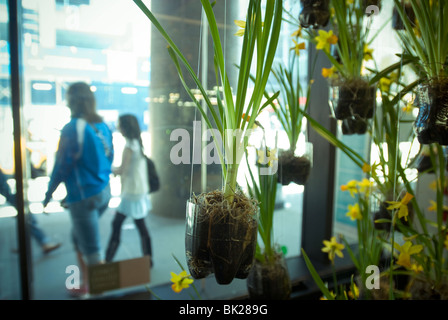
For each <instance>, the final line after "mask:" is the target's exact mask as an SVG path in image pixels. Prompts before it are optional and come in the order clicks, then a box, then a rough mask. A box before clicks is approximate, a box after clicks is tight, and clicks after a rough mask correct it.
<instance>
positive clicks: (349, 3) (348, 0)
mask: <svg viewBox="0 0 448 320" xmlns="http://www.w3.org/2000/svg"><path fill="white" fill-rule="evenodd" d="M345 3H346V4H347V5H348V6H349V5H351V4H353V3H355V0H346V1H345Z"/></svg>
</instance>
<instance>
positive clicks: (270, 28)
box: [134, 0, 283, 203]
mask: <svg viewBox="0 0 448 320" xmlns="http://www.w3.org/2000/svg"><path fill="white" fill-rule="evenodd" d="M134 2H135V3H136V4H137V6H138V7H139V8H140V9H141V10H142V12H143V13H144V14H145V15H146V16H147V17H148V19H149V20H150V21H151V22H152V24H153V25H154V27H155V28H156V29H157V30H158V31H159V32H160V34H161V35H162V36H163V37H164V38H165V40H166V42H167V44H168V46H169V47H168V53H169V55H170V56H171V58H172V60H173V63H174V64H175V66H176V68H177V71H178V74H179V78H180V80H181V82H182V84H183V85H184V87H185V90H186V91H187V93H188V94H189V96H190V97H191V99H192V101H193V102H194V103H195V104H196V106H197V108H198V109H199V111H200V112H201V114H202V115H203V117H204V119H205V121H206V123H207V125H208V127H209V128H210V129H212V131H213V128H212V123H213V121H214V122H215V124H216V128H217V130H218V131H219V133H220V135H221V137H222V139H223V140H224V141H223V146H224V152H222V151H220V150H218V151H219V158H220V160H221V165H222V169H223V175H224V180H225V184H224V190H223V191H224V197H225V199H226V200H227V201H228V202H229V203H232V202H233V199H234V194H235V192H236V179H237V174H238V168H239V165H240V162H241V160H242V156H243V154H244V153H245V152H246V148H247V145H248V139H249V136H250V131H251V128H252V127H253V125H254V123H255V120H256V118H257V116H258V114H259V113H260V111H261V110H262V109H263V108H264V107H265V106H267V105H269V104H270V102H271V101H272V100H273V99H275V98H276V95H274V96H273V97H271V98H270V99H268V100H267V101H264V98H263V94H264V91H265V87H266V83H267V81H268V78H269V75H270V73H271V67H272V63H273V61H274V56H275V53H276V50H277V45H278V40H279V34H280V28H281V23H282V11H283V5H282V1H281V0H266V1H265V10H263V8H262V1H261V0H250V1H249V5H248V8H247V15H246V24H245V30H244V37H243V40H242V41H243V43H242V50H241V58H240V62H239V71H238V72H239V75H238V83H237V87H236V90H235V91H233V90H232V87H231V84H230V82H229V78H228V73H229V72H228V69H227V68H228V67H229V65H230V64H226V61H225V59H224V58H225V55H224V51H223V44H222V41H221V38H220V34H219V30H218V24H217V21H216V18H215V14H214V11H213V6H214V2H213V3H210V1H209V0H201V3H202V7H203V10H204V12H205V15H206V18H207V22H208V25H209V31H210V34H211V37H212V40H213V52H214V63H215V72H216V78H217V85H216V86H217V87H218V88H222V94H221V93H220V92H219V91H218V92H217V96H218V111H216V110H215V106H214V105H213V103H212V100H211V99H210V98H209V96H208V93H207V91H206V90H205V88H204V85H203V84H202V83H201V81H200V80H199V78H198V76H197V75H196V74H195V71H194V70H193V68H192V67H191V65H190V63H189V61H188V60H187V58H186V57H185V56H184V55H183V54H182V52H181V50H180V49H179V48H178V47H177V45H176V44H175V43H174V42H173V40H172V39H171V37H170V36H169V34H168V33H167V32H166V31H165V29H164V28H163V26H162V25H161V24H160V23H159V21H158V20H157V19H156V17H155V16H154V15H153V13H152V12H151V10H150V9H148V8H147V7H146V6H145V4H144V3H143V2H142V1H141V0H134ZM182 67H184V68H185V69H186V73H187V74H184V72H183V68H182ZM230 67H234V66H232V65H230ZM251 69H255V83H254V87H253V90H249V83H250V71H251ZM187 76H189V77H190V78H191V79H192V80H193V81H194V84H195V85H196V86H197V88H191V87H189V86H188V85H187V83H186V81H185V80H186V77H187ZM196 89H199V90H200V92H201V94H202V96H203V99H204V101H205V105H206V108H204V107H203V105H202V101H199V100H198V99H197V98H196V97H195V95H194V94H193V90H196ZM206 110H208V111H209V112H206ZM212 120H213V121H212ZM215 141H216V140H215Z"/></svg>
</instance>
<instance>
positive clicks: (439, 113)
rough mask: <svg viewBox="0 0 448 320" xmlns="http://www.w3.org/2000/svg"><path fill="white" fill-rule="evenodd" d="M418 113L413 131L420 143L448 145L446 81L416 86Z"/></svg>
mask: <svg viewBox="0 0 448 320" xmlns="http://www.w3.org/2000/svg"><path fill="white" fill-rule="evenodd" d="M417 102H418V103H417V105H418V107H419V113H418V116H417V119H416V120H415V122H414V131H415V133H416V135H417V138H418V141H419V142H420V143H421V144H431V143H435V142H437V143H438V144H440V145H443V146H446V145H448V81H447V80H446V79H444V80H439V81H432V82H429V83H427V84H423V85H420V86H419V87H418V101H417Z"/></svg>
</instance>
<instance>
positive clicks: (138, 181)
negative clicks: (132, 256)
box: [106, 114, 153, 266]
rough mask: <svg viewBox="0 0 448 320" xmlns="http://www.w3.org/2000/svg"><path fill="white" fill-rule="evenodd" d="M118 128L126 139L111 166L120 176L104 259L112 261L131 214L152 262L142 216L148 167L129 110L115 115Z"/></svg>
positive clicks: (147, 201) (146, 206)
mask: <svg viewBox="0 0 448 320" xmlns="http://www.w3.org/2000/svg"><path fill="white" fill-rule="evenodd" d="M118 130H119V131H120V133H121V134H122V135H123V137H124V138H125V141H126V143H125V147H124V150H123V156H122V161H121V165H120V166H119V167H117V168H114V170H113V172H114V174H116V175H119V176H120V179H121V202H120V205H119V206H118V208H117V212H116V214H115V217H114V219H113V221H112V233H111V236H110V240H109V243H108V246H107V250H106V262H111V261H113V258H114V256H115V254H116V252H117V249H118V247H119V245H120V235H121V226H122V224H123V222H124V220H125V219H126V218H127V217H131V218H133V219H134V223H135V225H136V226H137V229H138V232H139V235H140V241H141V248H142V252H143V255H148V256H149V258H150V263H151V266H152V265H153V261H152V248H151V237H150V235H149V232H148V229H147V227H146V224H145V218H146V216H147V215H148V211H149V210H150V209H151V202H150V199H149V185H148V178H147V177H148V171H147V170H148V168H147V164H146V159H145V156H144V151H143V143H142V139H141V131H140V126H139V124H138V120H137V118H136V117H135V116H134V115H132V114H125V115H121V116H120V117H119V119H118Z"/></svg>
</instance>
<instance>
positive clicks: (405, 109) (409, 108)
mask: <svg viewBox="0 0 448 320" xmlns="http://www.w3.org/2000/svg"><path fill="white" fill-rule="evenodd" d="M414 108H415V106H414V105H413V104H412V103H407V104H406V106H405V107H403V108H402V109H401V110H403V112H404V113H407V114H411V113H412V111H413V110H414Z"/></svg>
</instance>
